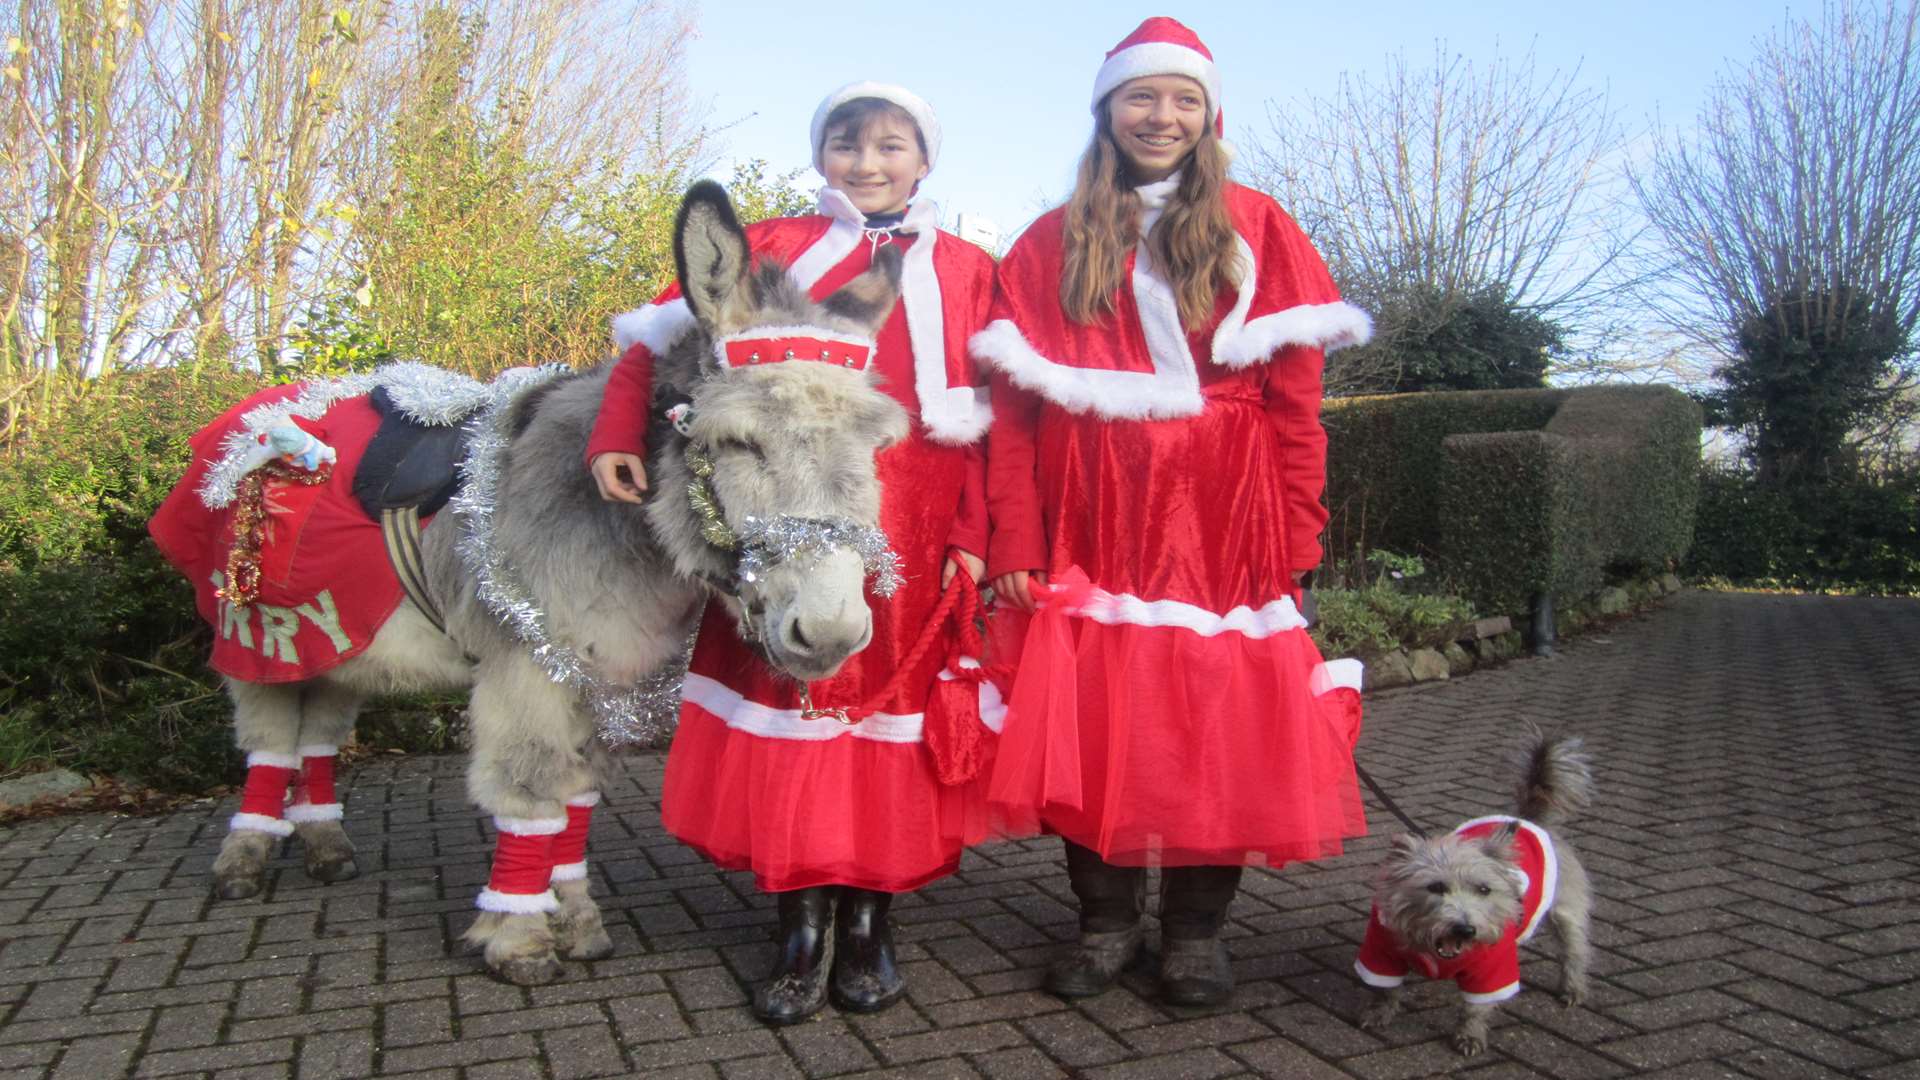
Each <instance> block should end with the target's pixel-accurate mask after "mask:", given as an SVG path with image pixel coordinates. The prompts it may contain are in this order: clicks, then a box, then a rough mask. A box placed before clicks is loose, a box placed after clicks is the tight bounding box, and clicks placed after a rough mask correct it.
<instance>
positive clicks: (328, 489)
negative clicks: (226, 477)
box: [147, 386, 404, 683]
mask: <svg viewBox="0 0 1920 1080" xmlns="http://www.w3.org/2000/svg"><path fill="white" fill-rule="evenodd" d="M300 390H301V387H299V386H276V387H274V388H273V389H271V390H263V391H261V392H260V393H258V394H255V395H253V396H252V397H250V398H248V399H247V400H245V401H243V402H241V403H240V404H238V405H235V406H234V407H233V408H231V409H228V410H227V411H226V413H224V414H223V415H222V416H221V417H220V418H219V419H218V420H215V421H214V422H213V423H211V424H208V425H207V426H206V427H204V428H202V429H200V431H199V432H198V433H197V434H195V435H194V437H193V443H192V445H193V464H192V465H191V466H189V467H188V469H187V474H186V475H185V476H183V477H181V479H180V483H179V484H178V485H176V486H175V487H174V489H173V492H172V494H170V495H168V496H167V500H166V502H164V503H162V504H161V505H160V510H159V512H158V513H156V514H154V516H153V520H152V521H151V522H148V524H147V531H148V532H150V533H152V534H153V542H154V543H155V544H156V545H158V546H159V548H160V553H161V554H162V555H165V556H166V558H167V561H168V562H170V563H172V564H173V565H174V566H176V567H178V568H179V569H180V571H181V573H184V574H186V575H187V579H188V580H190V581H192V582H193V588H194V597H195V600H196V601H197V603H198V606H199V609H200V616H201V618H204V619H206V620H207V622H208V623H209V624H211V625H212V626H213V628H214V642H213V659H212V660H211V661H210V663H211V664H212V666H213V669H214V670H215V671H218V672H220V673H221V674H222V675H227V676H231V677H233V678H235V679H240V680H242V681H245V682H256V683H273V682H294V681H297V680H301V679H311V678H313V677H314V676H316V675H319V674H320V673H322V672H324V671H326V670H327V669H328V668H331V667H333V666H335V665H336V664H339V663H340V662H341V661H343V660H345V659H347V658H348V657H351V656H354V655H356V654H358V653H359V652H360V650H362V649H364V648H366V647H367V644H368V643H369V642H371V641H372V640H373V635H374V631H376V630H378V629H379V628H380V625H381V624H382V623H384V622H386V621H387V617H388V616H390V615H392V614H393V610H394V608H395V607H397V606H398V605H399V603H400V601H401V599H402V598H403V596H404V594H403V593H402V591H401V588H400V579H399V577H398V576H397V575H396V574H395V573H394V571H393V566H392V564H390V563H389V562H388V561H387V549H386V543H385V541H384V540H383V539H382V538H381V535H380V523H379V522H377V521H375V520H373V519H372V518H370V517H368V516H367V513H366V511H365V510H362V509H361V507H360V504H359V502H358V501H356V500H355V499H354V497H353V477H354V472H355V470H356V469H357V468H358V467H359V465H360V456H361V454H362V453H363V452H364V451H365V449H366V446H367V443H368V441H369V440H371V439H372V438H373V433H374V431H375V430H376V429H377V428H378V427H379V426H380V417H379V415H378V414H377V413H375V412H374V410H373V406H372V405H370V404H369V403H368V401H367V399H366V398H365V397H364V396H362V397H352V398H346V399H343V400H341V401H339V402H336V403H335V404H334V405H333V407H332V408H331V409H329V410H327V412H326V413H325V414H324V415H323V416H321V417H320V419H319V420H317V421H315V420H307V419H304V418H298V417H296V418H294V423H296V424H298V425H299V426H300V427H301V428H303V429H305V430H306V431H307V432H309V433H310V434H312V435H313V436H314V437H316V438H318V439H319V440H320V441H321V442H324V443H327V444H328V445H330V446H332V447H333V448H334V450H335V451H337V452H338V454H339V459H338V460H337V461H336V462H335V463H334V466H333V476H332V478H331V479H329V480H328V481H327V482H326V483H324V484H318V485H315V486H311V487H308V486H305V485H300V484H293V483H287V482H284V481H272V480H270V481H268V482H267V496H268V499H267V503H268V507H269V510H270V513H269V516H268V527H267V535H266V537H265V538H264V540H263V542H262V545H261V556H260V595H259V596H258V597H257V598H256V599H255V600H254V602H253V603H251V604H247V605H245V606H241V605H236V604H232V603H229V602H227V601H226V600H224V599H222V598H221V597H220V595H219V590H220V587H221V585H222V584H224V582H225V580H226V568H227V552H228V550H229V549H230V548H231V547H232V546H233V529H232V525H231V521H230V519H231V516H232V511H233V509H234V505H237V503H236V504H234V505H229V506H225V507H221V508H219V509H209V508H208V507H207V505H206V503H205V502H203V501H202V499H201V496H200V487H201V484H202V483H203V481H204V480H205V478H206V475H207V471H208V469H209V468H210V467H212V466H213V465H214V464H215V463H216V462H218V461H219V460H220V457H221V454H222V453H223V452H224V447H223V445H222V443H223V440H225V439H226V438H227V436H228V434H229V433H230V432H233V431H236V430H239V429H240V428H241V427H242V424H243V418H244V417H245V416H246V414H247V413H248V412H249V411H250V410H252V409H255V408H258V407H259V406H262V405H270V404H273V403H275V402H279V401H284V400H286V399H288V398H291V397H293V396H295V395H297V394H298V393H299V392H300Z"/></svg>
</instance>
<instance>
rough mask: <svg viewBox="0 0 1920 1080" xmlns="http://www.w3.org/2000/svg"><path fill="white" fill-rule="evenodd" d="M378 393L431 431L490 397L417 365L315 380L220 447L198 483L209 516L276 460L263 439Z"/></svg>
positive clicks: (259, 412)
mask: <svg viewBox="0 0 1920 1080" xmlns="http://www.w3.org/2000/svg"><path fill="white" fill-rule="evenodd" d="M376 387H385V388H386V390H387V394H388V396H389V397H390V398H391V399H392V400H393V404H394V406H395V407H396V408H398V409H399V410H400V412H401V413H402V415H404V416H406V417H407V418H408V419H411V420H413V421H414V422H416V423H420V424H427V425H429V426H433V427H448V426H451V425H453V424H457V423H460V422H461V421H462V420H464V419H466V418H467V417H468V416H470V415H472V414H473V411H474V410H475V409H478V408H479V407H481V406H482V405H485V404H486V403H487V402H488V400H489V399H490V396H491V393H492V391H491V388H489V387H488V386H487V384H485V383H482V382H480V381H478V380H475V379H471V378H468V377H467V376H465V375H462V374H460V373H458V372H454V371H445V370H442V369H440V368H437V367H434V366H432V365H431V364H421V363H413V362H407V363H400V364H388V365H386V366H384V367H379V368H375V369H374V370H372V371H365V372H361V373H360V374H357V375H345V376H342V377H340V378H337V379H319V380H315V381H313V382H310V383H308V384H306V385H305V386H303V387H301V389H300V392H299V393H298V394H296V395H294V396H293V397H290V398H287V399H286V400H284V401H276V402H273V403H272V404H270V405H261V406H258V407H256V408H252V409H248V410H247V411H246V413H245V414H243V415H242V416H241V417H240V426H239V427H237V428H235V429H234V430H233V431H231V432H228V433H227V437H226V438H224V439H222V440H221V441H220V459H219V460H218V461H215V462H214V463H213V464H212V465H210V466H208V468H207V475H206V477H205V478H204V479H202V480H201V481H200V501H201V502H202V503H204V504H205V505H206V507H207V508H208V509H209V510H218V509H220V508H221V507H223V506H226V505H227V504H229V503H231V502H233V500H234V498H235V497H236V496H237V495H238V494H239V491H240V481H242V480H244V479H246V476H247V474H248V473H250V472H252V471H253V470H255V469H257V468H259V467H260V466H262V465H264V464H266V462H267V461H268V460H269V459H270V458H272V457H273V456H274V454H273V452H272V450H271V449H268V448H266V447H263V446H262V444H261V441H260V436H261V434H262V433H264V432H266V431H269V430H271V429H272V428H273V427H275V426H276V425H278V424H283V423H286V422H288V421H290V420H292V419H293V418H294V417H296V416H297V417H299V418H301V419H302V420H318V419H320V417H322V416H324V415H326V412H327V410H328V409H331V408H333V407H334V405H336V404H338V403H339V402H341V401H344V400H346V399H347V398H354V397H360V396H362V395H365V394H371V393H373V391H374V389H375V388H376Z"/></svg>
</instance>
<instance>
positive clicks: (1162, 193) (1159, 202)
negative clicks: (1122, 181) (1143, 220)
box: [1133, 173, 1180, 211]
mask: <svg viewBox="0 0 1920 1080" xmlns="http://www.w3.org/2000/svg"><path fill="white" fill-rule="evenodd" d="M1178 190H1180V174H1179V173H1174V174H1173V175H1172V176H1169V177H1167V178H1166V179H1165V180H1156V181H1154V182H1153V183H1151V184H1141V185H1140V186H1139V187H1137V188H1134V189H1133V193H1134V194H1135V195H1138V196H1140V209H1142V210H1146V211H1155V210H1164V209H1166V206H1167V201H1168V200H1170V199H1172V198H1173V193H1174V192H1176V191H1178Z"/></svg>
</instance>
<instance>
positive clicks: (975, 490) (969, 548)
mask: <svg viewBox="0 0 1920 1080" xmlns="http://www.w3.org/2000/svg"><path fill="white" fill-rule="evenodd" d="M964 449H965V453H966V458H967V463H966V470H967V471H966V473H965V474H964V475H963V477H962V479H961V481H960V505H959V506H958V507H956V508H955V509H954V512H953V528H952V529H950V530H948V532H947V546H948V547H955V548H959V549H960V550H961V551H964V552H966V553H967V554H969V555H973V556H976V557H978V558H980V559H981V560H982V561H984V560H985V559H986V555H987V454H986V450H985V449H984V448H983V447H982V446H981V445H980V443H979V442H977V441H976V442H973V443H969V444H968V445H967V446H966V447H965V448H964Z"/></svg>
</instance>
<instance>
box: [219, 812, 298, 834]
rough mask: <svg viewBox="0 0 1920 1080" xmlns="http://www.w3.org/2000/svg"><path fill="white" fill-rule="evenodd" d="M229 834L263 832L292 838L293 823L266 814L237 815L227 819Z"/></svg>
mask: <svg viewBox="0 0 1920 1080" xmlns="http://www.w3.org/2000/svg"><path fill="white" fill-rule="evenodd" d="M227 831H228V832H263V833H268V834H270V835H273V836H292V835H293V822H291V821H283V820H281V819H280V818H277V817H268V816H267V815H265V814H235V815H233V816H232V817H230V818H228V819H227Z"/></svg>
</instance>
